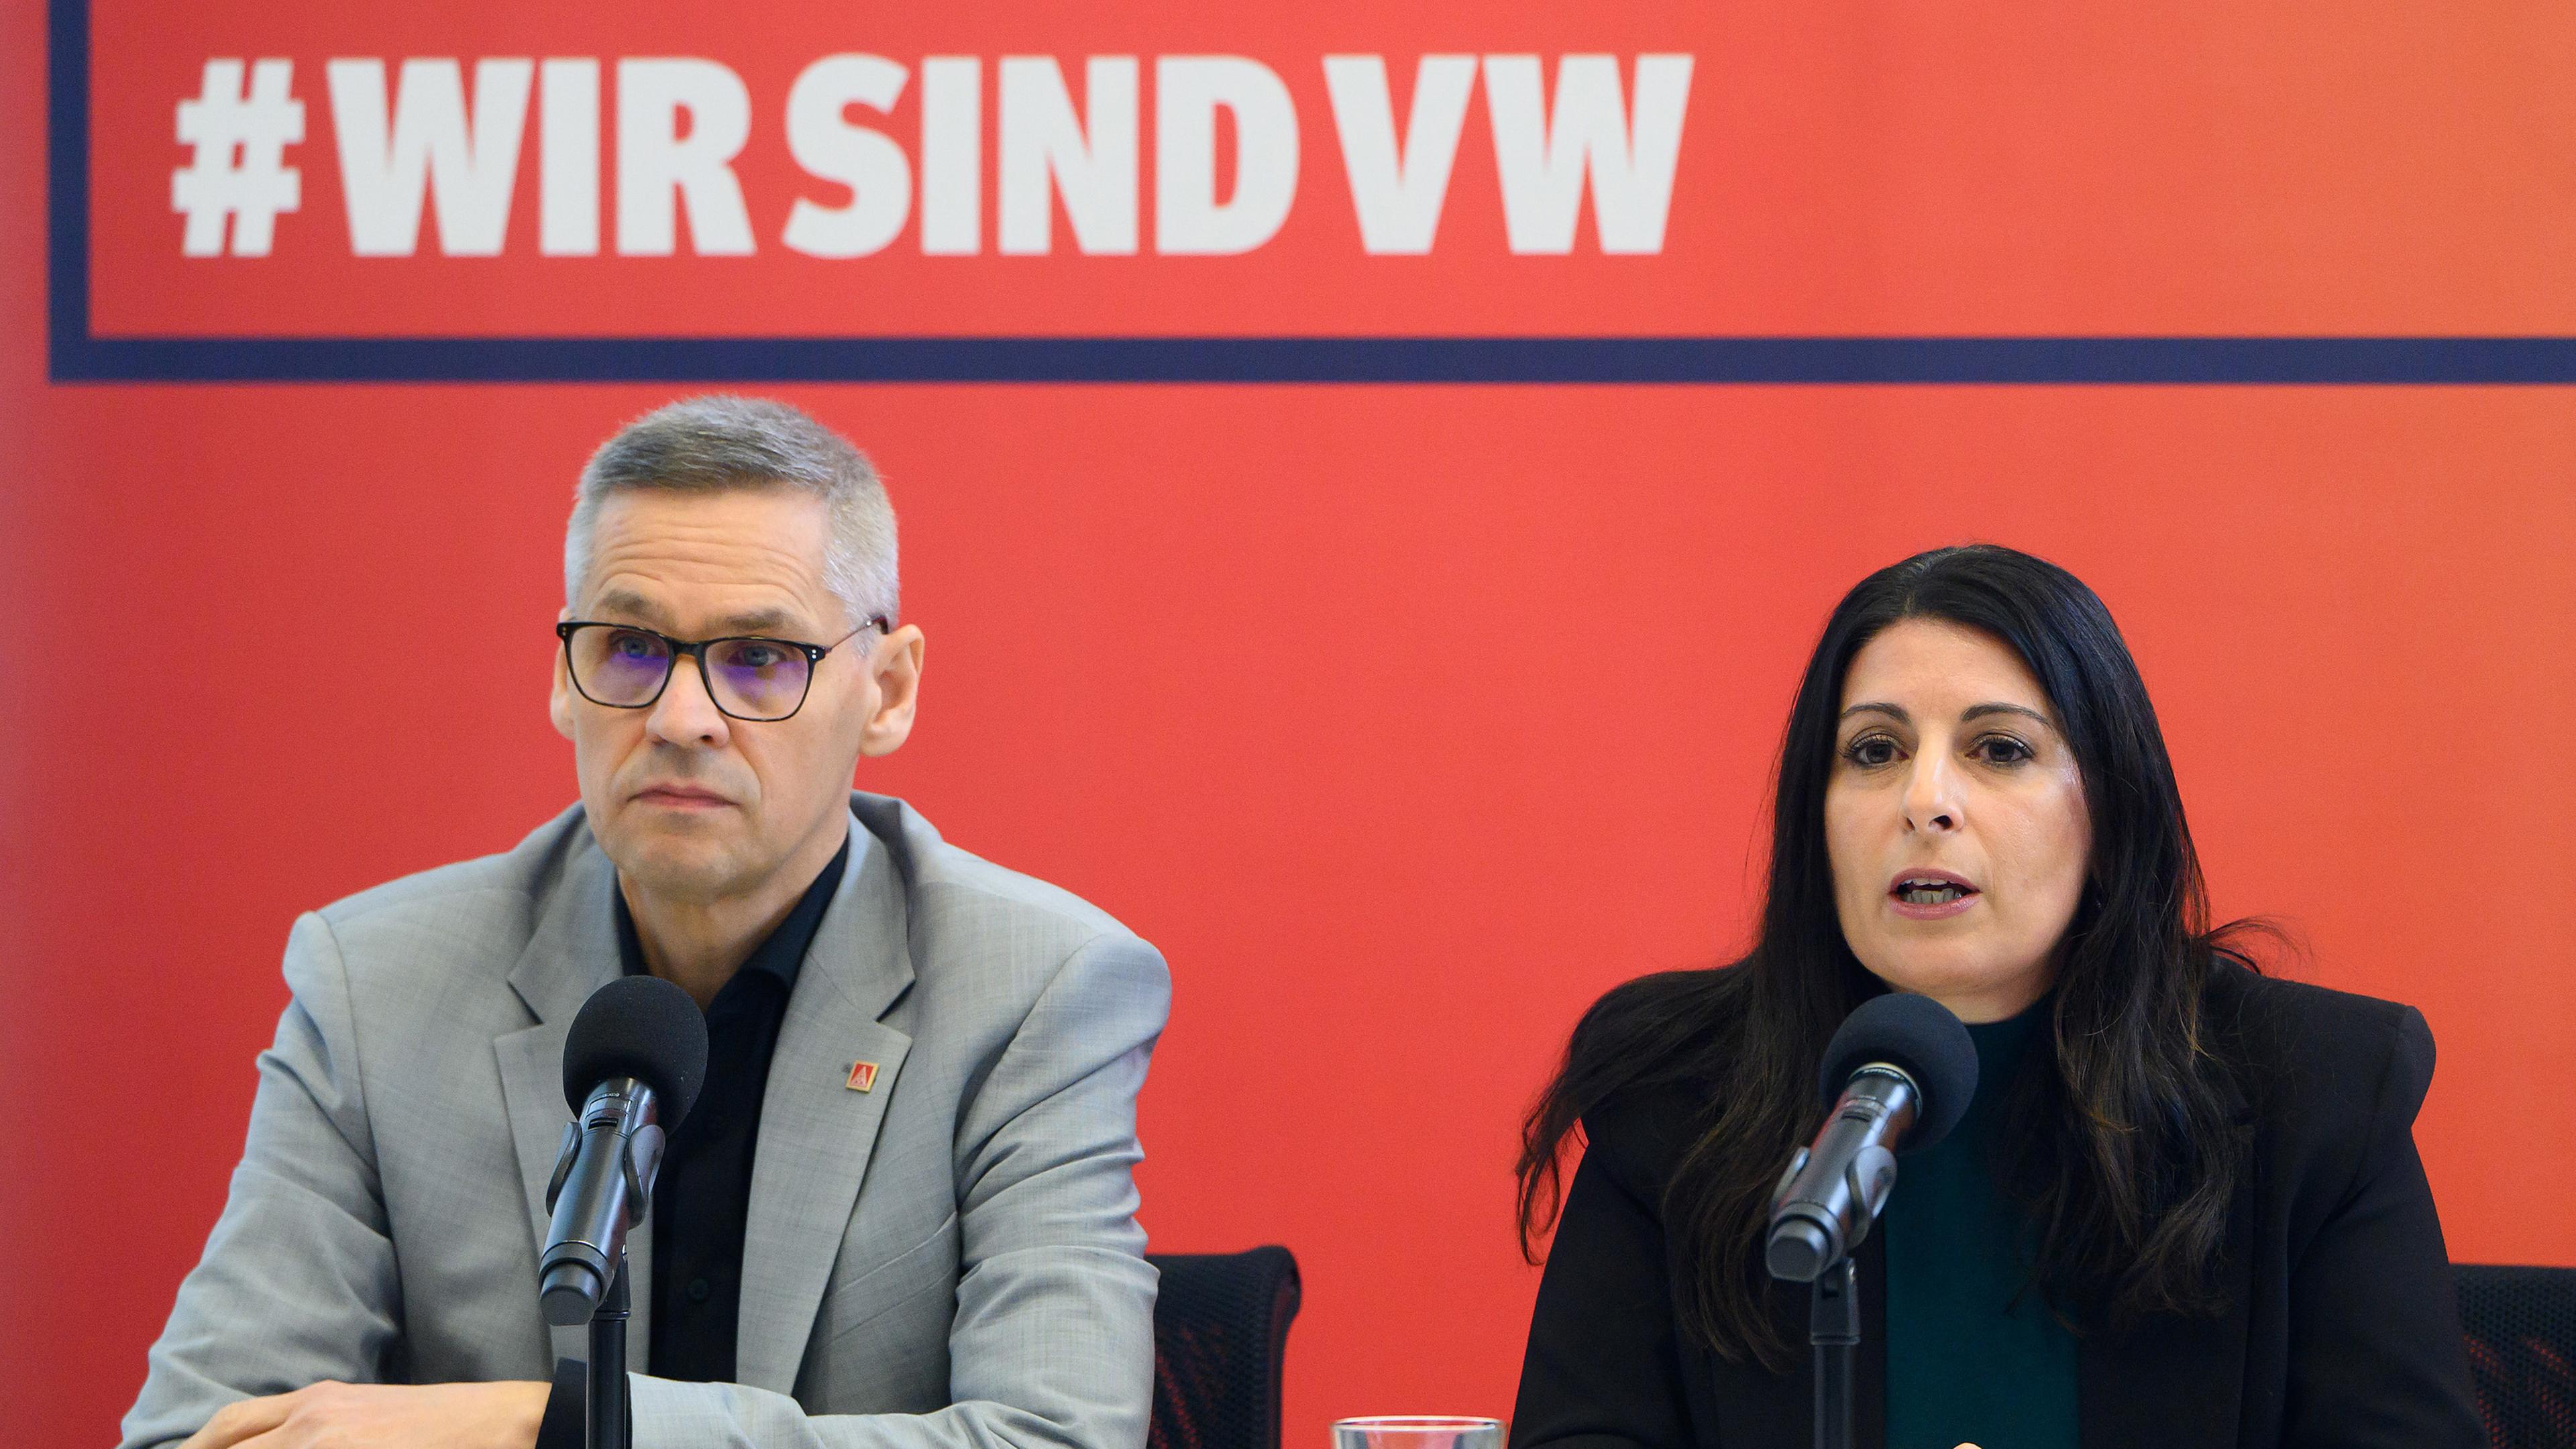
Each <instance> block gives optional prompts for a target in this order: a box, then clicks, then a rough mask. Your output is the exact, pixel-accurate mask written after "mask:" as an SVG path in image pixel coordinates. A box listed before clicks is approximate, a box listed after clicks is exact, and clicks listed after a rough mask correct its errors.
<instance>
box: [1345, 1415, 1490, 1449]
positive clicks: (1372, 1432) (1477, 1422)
mask: <svg viewBox="0 0 2576 1449" xmlns="http://www.w3.org/2000/svg"><path fill="white" fill-rule="evenodd" d="M1333 1449H1503V1421H1502V1420H1500V1419H1473V1418H1463V1417H1460V1416H1458V1415H1454V1414H1384V1415H1379V1416H1377V1417H1374V1418H1367V1419H1338V1420H1335V1421H1334V1423H1333Z"/></svg>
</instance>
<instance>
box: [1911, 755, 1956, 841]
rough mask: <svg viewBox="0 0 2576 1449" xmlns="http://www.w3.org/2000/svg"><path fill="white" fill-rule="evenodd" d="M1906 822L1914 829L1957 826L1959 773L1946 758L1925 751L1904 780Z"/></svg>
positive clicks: (1941, 828)
mask: <svg viewBox="0 0 2576 1449" xmlns="http://www.w3.org/2000/svg"><path fill="white" fill-rule="evenodd" d="M1905 823H1906V825H1907V827H1908V828H1910V829H1914V830H1956V829H1958V828H1959V798H1958V775H1957V773H1956V772H1954V771H1953V770H1952V769H1951V768H1950V762H1949V760H1948V758H1947V757H1946V756H1945V755H1943V754H1941V753H1938V752H1935V751H1930V750H1926V751H1924V752H1923V753H1922V754H1921V755H1919V756H1917V757H1916V758H1915V763H1914V771H1913V773H1912V774H1911V775H1909V776H1908V777H1907V778H1906V782H1905Z"/></svg>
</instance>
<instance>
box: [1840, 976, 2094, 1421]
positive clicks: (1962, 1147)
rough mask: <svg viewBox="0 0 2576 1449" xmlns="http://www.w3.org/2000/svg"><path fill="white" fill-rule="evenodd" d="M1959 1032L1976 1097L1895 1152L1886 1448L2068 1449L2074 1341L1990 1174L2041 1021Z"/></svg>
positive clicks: (2038, 1011) (2024, 1227)
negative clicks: (1972, 1050)
mask: <svg viewBox="0 0 2576 1449" xmlns="http://www.w3.org/2000/svg"><path fill="white" fill-rule="evenodd" d="M2046 1012H2047V1006H2046V1003H2044V1002H2043V1003H2042V1004H2041V1005H2039V1006H2034V1007H2032V1008H2031V1009H2030V1010H2028V1011H2025V1012H2023V1013H2022V1014H2021V1015H2019V1016H2017V1017H2014V1018H2013V1019H2012V1020H2010V1021H1998V1022H1991V1023H1986V1024H1982V1025H1974V1026H1970V1027H1969V1028H1968V1035H1969V1036H1970V1037H1971V1038H1973V1039H1974V1040H1975V1041H1976V1044H1977V1095H1976V1098H1975V1100H1974V1101H1973V1102H1971V1103H1970V1104H1969V1107H1968V1115H1967V1116H1966V1117H1964V1118H1962V1119H1960V1122H1959V1125H1958V1126H1957V1127H1956V1128H1954V1129H1952V1131H1951V1133H1950V1135H1949V1136H1948V1137H1946V1138H1944V1139H1943V1140H1942V1141H1941V1142H1940V1143H1938V1144H1937V1145H1935V1146H1934V1147H1933V1148H1932V1149H1931V1150H1929V1151H1927V1152H1923V1153H1919V1154H1917V1155H1915V1156H1911V1157H1905V1158H1901V1159H1899V1160H1898V1163H1897V1169H1896V1188H1895V1191H1894V1192H1893V1193H1892V1194H1891V1195H1890V1196H1889V1198H1888V1202H1887V1211H1886V1214H1885V1216H1884V1218H1883V1219H1882V1220H1881V1222H1880V1225H1879V1230H1880V1231H1881V1232H1884V1233H1886V1234H1887V1449H1953V1446H1954V1445H1958V1444H1963V1443H1965V1444H1975V1445H1977V1446H1978V1449H2076V1430H2075V1339H2074V1338H2073V1337H2072V1336H2071V1335H2069V1334H2068V1333H2067V1331H2066V1330H2065V1329H2064V1328H2063V1327H2061V1326H2059V1324H2058V1322H2057V1320H2056V1319H2055V1318H2053V1317H2051V1316H2050V1315H2049V1312H2048V1309H2047V1307H2046V1306H2045V1305H2044V1304H2043V1303H2042V1301H2041V1299H2040V1294H2039V1290H2038V1289H2036V1288H2033V1287H2031V1286H2030V1256H2029V1253H2030V1243H2031V1239H2030V1231H2029V1227H2028V1224H2027V1222H2026V1221H2025V1219H2024V1217H2023V1215H2022V1214H2021V1213H2019V1212H2018V1211H2016V1210H2015V1209H2014V1208H2013V1206H2012V1205H2011V1204H2010V1203H2009V1202H2007V1201H2006V1200H2005V1198H2004V1194H2003V1189H2002V1188H2001V1187H2000V1186H1999V1185H1998V1184H1997V1182H1996V1180H1995V1161H1994V1159H1995V1143H1996V1138H1997V1137H1998V1136H1999V1135H2000V1134H2001V1132H2002V1130H2003V1125H2002V1123H2001V1121H2000V1120H1999V1119H2000V1117H2001V1115H2002V1112H2001V1108H2002V1101H2003V1096H2004V1093H2005V1090H2006V1089H2007V1088H2008V1087H2010V1086H2011V1084H2012V1079H2013V1073H2014V1072H2015V1071H2017V1070H2018V1069H2019V1068H2020V1065H2021V1058H2022V1050H2023V1048H2024V1047H2026V1046H2028V1045H2029V1043H2030V1039H2031V1037H2032V1035H2033V1034H2034V1033H2035V1032H2036V1031H2037V1030H2038V1028H2039V1026H2040V1024H2041V1022H2042V1021H2043V1019H2044V1018H2045V1016H2046Z"/></svg>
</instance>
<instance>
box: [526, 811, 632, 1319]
mask: <svg viewBox="0 0 2576 1449" xmlns="http://www.w3.org/2000/svg"><path fill="white" fill-rule="evenodd" d="M615 889H617V872H616V869H615V868H614V867H612V866H611V865H610V864H609V863H608V857H607V856H605V855H603V854H601V853H600V851H599V848H598V846H596V845H595V844H593V843H592V842H591V839H590V835H589V832H588V830H587V829H585V830H584V831H583V833H582V835H581V838H580V841H579V843H578V844H577V845H576V846H575V847H574V848H573V849H572V851H571V852H570V853H569V856H568V858H567V859H566V861H565V864H564V869H563V874H562V875H560V876H558V877H557V878H556V881H555V886H554V889H553V890H552V891H551V892H550V893H549V894H548V896H547V898H546V900H545V902H544V903H543V905H542V906H541V908H540V910H541V914H540V915H539V916H538V918H537V928H536V930H535V932H534V933H533V934H532V935H530V936H529V938H528V946H527V949H526V950H525V951H522V952H520V953H519V960H518V964H517V965H515V966H513V967H512V968H511V970H510V987H511V989H512V990H514V991H516V992H518V993H519V1000H520V1001H521V1002H523V1003H525V1004H526V1006H527V1008H528V1013H529V1014H530V1015H531V1016H533V1017H535V1018H536V1024H535V1025H533V1026H530V1027H527V1028H525V1029H523V1030H520V1031H513V1032H505V1033H503V1034H502V1035H500V1036H498V1037H495V1038H494V1039H493V1042H492V1049H493V1053H494V1055H495V1056H496V1057H497V1058H498V1059H499V1061H500V1065H501V1099H502V1101H503V1103H504V1104H506V1105H507V1107H508V1109H509V1113H510V1138H511V1141H512V1142H513V1144H514V1145H515V1146H516V1147H517V1148H518V1155H519V1177H520V1180H521V1182H522V1184H523V1185H524V1186H525V1187H526V1188H527V1199H528V1224H529V1233H530V1241H531V1245H532V1246H531V1257H533V1256H534V1254H535V1253H536V1252H541V1251H543V1249H544V1247H545V1240H546V1221H547V1213H546V1184H547V1182H548V1181H549V1180H550V1179H551V1178H552V1177H553V1176H554V1168H555V1154H556V1153H557V1152H558V1151H560V1150H561V1149H562V1147H563V1132H564V1125H565V1124H566V1123H568V1122H570V1121H571V1120H572V1109H571V1107H570V1106H569V1105H568V1104H567V1103H566V1102H565V1101H564V1089H563V1049H564V1037H565V1036H566V1035H567V1034H568V1033H570V1032H571V1030H572V1019H573V1017H574V1016H575V1015H576V1014H578V1013H579V1012H580V1010H581V1004H582V1003H583V1002H585V1001H588V1000H589V999H590V994H591V993H592V992H594V991H597V990H598V989H599V988H600V987H602V986H605V985H607V984H608V983H609V982H611V981H614V980H616V979H617V977H618V973H619V972H620V971H621V970H623V969H624V967H623V963H621V962H620V961H619V960H618V955H617V921H616V917H615V916H614V915H613V914H612V913H611V909H610V900H609V894H608V893H609V892H610V891H613V890H615ZM626 1262H627V1273H628V1280H629V1284H630V1286H631V1289H632V1292H631V1295H630V1296H631V1297H632V1298H633V1300H634V1316H633V1317H632V1318H630V1319H629V1320H628V1328H627V1342H628V1345H629V1352H630V1353H632V1352H635V1349H634V1345H637V1344H650V1343H651V1342H652V1341H653V1319H652V1308H653V1292H652V1285H653V1228H652V1222H651V1219H650V1218H647V1219H646V1220H645V1221H644V1222H643V1223H640V1224H638V1225H637V1226H636V1227H635V1228H634V1229H633V1230H631V1231H630V1232H628V1233H627V1235H626ZM536 1306H537V1285H536V1280H535V1279H534V1278H533V1277H531V1278H530V1279H529V1282H528V1307H529V1309H530V1311H532V1312H533V1311H535V1309H536ZM554 1340H555V1344H554V1346H555V1352H556V1353H558V1354H561V1355H565V1356H569V1357H574V1358H581V1357H586V1356H587V1355H588V1354H589V1351H590V1350H589V1338H588V1336H587V1330H584V1329H579V1328H563V1329H556V1330H555V1331H554Z"/></svg>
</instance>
